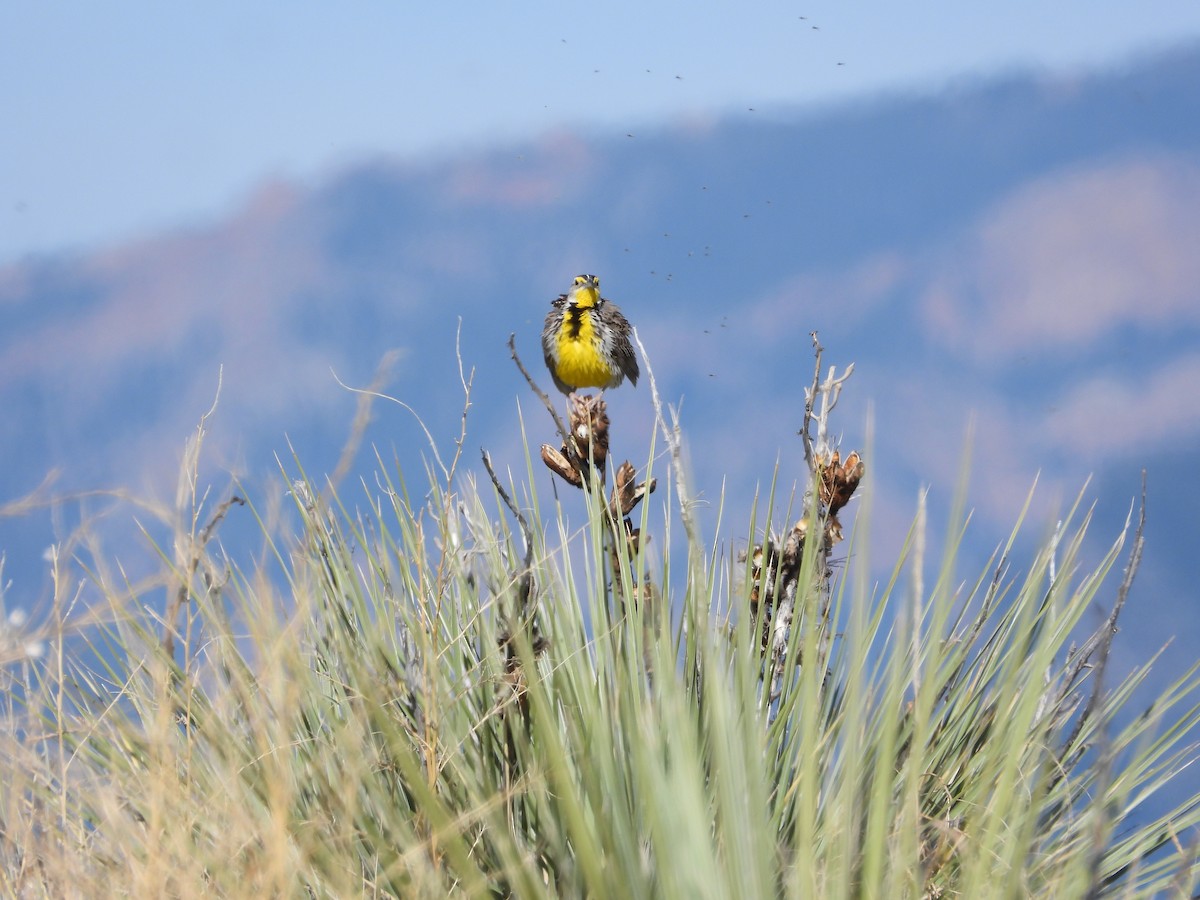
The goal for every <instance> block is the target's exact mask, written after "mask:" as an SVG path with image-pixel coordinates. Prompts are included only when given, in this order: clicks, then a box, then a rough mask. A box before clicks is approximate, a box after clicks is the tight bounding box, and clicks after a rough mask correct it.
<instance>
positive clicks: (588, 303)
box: [567, 275, 600, 309]
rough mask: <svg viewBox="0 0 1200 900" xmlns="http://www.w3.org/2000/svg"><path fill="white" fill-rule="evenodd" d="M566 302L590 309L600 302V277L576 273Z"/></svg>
mask: <svg viewBox="0 0 1200 900" xmlns="http://www.w3.org/2000/svg"><path fill="white" fill-rule="evenodd" d="M567 302H569V303H570V304H571V305H572V306H578V307H579V308H580V309H591V308H592V307H593V306H597V305H599V303H600V279H599V278H597V277H596V276H595V275H576V276H575V284H573V285H572V286H571V293H569V294H567Z"/></svg>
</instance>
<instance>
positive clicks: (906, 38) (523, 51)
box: [0, 0, 1200, 264]
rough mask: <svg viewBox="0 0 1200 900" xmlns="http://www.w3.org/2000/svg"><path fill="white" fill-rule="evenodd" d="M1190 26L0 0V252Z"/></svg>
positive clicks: (1090, 12) (1077, 4)
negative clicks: (565, 139)
mask: <svg viewBox="0 0 1200 900" xmlns="http://www.w3.org/2000/svg"><path fill="white" fill-rule="evenodd" d="M1198 36H1200V3H1196V2H1193V0H1189V2H1183V0H1175V2H1168V0H1145V2H1142V3H1139V4H1138V5H1137V7H1136V9H1135V8H1134V7H1133V6H1132V5H1131V4H1128V3H1116V2H1094V0H1093V2H1087V0H1065V2H1059V3H1056V4H1052V5H1051V4H1044V3H1040V2H1032V0H1021V2H1010V3H1006V4H963V3H951V2H944V0H938V2H932V3H924V4H918V5H914V4H894V3H882V2H877V0H872V2H860V3H857V4H853V5H850V4H834V3H829V2H787V3H784V2H762V3H756V4H753V6H752V8H749V9H747V8H746V6H744V5H741V4H738V5H734V4H720V5H715V4H712V5H700V4H695V3H682V2H665V3H653V4H645V3H631V2H620V3H609V4H605V5H604V6H603V8H599V7H597V6H584V5H582V4H565V3H561V2H559V3H548V2H529V3H521V4H482V3H481V4H475V5H470V4H468V5H463V4H419V5H418V4H402V3H386V4H385V3H364V4H360V5H357V6H354V7H347V6H341V7H338V8H336V9H335V8H333V7H332V6H331V5H329V4H325V3H315V2H293V3H287V4H284V3H261V4H254V5H253V8H249V7H248V6H247V5H246V4H235V3H229V2H214V3H205V4H196V5H188V6H184V5H182V4H157V3H148V2H128V3H123V4H120V5H119V6H118V5H115V4H82V3H80V4H56V5H54V6H53V7H52V6H50V5H47V4H15V3H13V4H8V5H7V6H6V7H5V8H4V9H3V11H0V85H3V87H2V88H0V121H2V122H3V127H2V128H0V264H2V263H4V262H8V261H12V260H14V259H16V258H19V257H21V256H23V255H25V254H27V253H30V252H45V251H51V252H52V251H56V250H59V249H63V248H72V247H85V246H88V245H94V244H107V243H112V242H115V241H120V240H123V239H126V238H129V237H133V236H136V235H139V234H144V233H149V232H152V231H155V230H157V229H160V228H163V227H169V226H172V225H176V224H182V223H187V222H196V221H203V220H204V219H206V218H207V217H211V216H213V215H215V214H218V213H222V212H225V211H227V210H229V209H230V208H231V207H232V206H234V205H235V204H237V203H238V202H240V201H241V200H243V199H244V198H245V197H246V196H247V195H248V194H249V193H250V192H251V191H252V190H253V189H254V187H255V185H257V184H258V183H260V182H262V181H263V180H264V179H269V178H273V177H275V178H278V177H283V178H288V179H297V180H310V179H314V178H319V177H321V176H322V175H323V174H326V173H329V172H331V171H334V170H336V169H337V168H338V167H340V166H344V165H347V164H349V163H351V162H353V161H356V160H358V159H361V158H363V157H368V156H372V155H377V154H400V155H404V156H412V157H419V156H421V155H425V154H431V153H446V152H451V153H453V152H461V151H466V150H468V149H473V148H479V147H482V146H486V145H488V144H491V143H494V142H504V141H516V140H521V139H523V138H526V137H528V136H531V135H535V134H537V133H539V132H543V131H546V130H550V129H555V128H563V127H566V128H573V129H582V130H584V131H586V132H588V133H590V134H594V135H600V136H603V135H605V134H606V133H610V132H611V133H612V134H614V135H624V134H626V133H636V132H637V131H638V130H641V131H642V132H645V131H646V130H648V129H651V128H654V127H656V126H658V125H661V124H666V123H669V122H673V121H678V120H684V119H687V118H689V117H708V116H712V115H714V114H721V113H727V112H742V113H743V114H749V112H748V110H749V109H751V108H753V109H754V110H755V112H756V113H758V114H760V115H769V114H772V113H777V112H779V111H781V110H786V109H790V108H793V107H795V106H797V105H798V106H801V107H803V106H811V105H820V104H827V103H831V102H836V101H839V100H844V99H846V98H850V97H856V96H864V95H869V94H872V93H877V92H881V91H895V90H905V89H908V88H922V89H928V88H931V87H938V86H940V85H943V84H947V83H950V84H953V83H954V82H955V81H956V80H960V79H963V78H969V77H970V76H972V75H975V74H989V73H994V72H996V71H998V70H1004V69H1007V68H1015V67H1030V66H1034V67H1047V68H1052V69H1056V70H1060V71H1067V72H1069V71H1070V70H1071V69H1072V68H1076V67H1092V66H1097V65H1107V64H1112V63H1114V62H1119V61H1121V60H1122V59H1123V58H1127V57H1129V56H1130V55H1132V54H1136V53H1140V52H1144V51H1149V50H1153V49H1156V48H1161V47H1163V46H1166V45H1170V44H1173V43H1177V42H1180V41H1184V40H1188V39H1195V38H1196V37H1198Z"/></svg>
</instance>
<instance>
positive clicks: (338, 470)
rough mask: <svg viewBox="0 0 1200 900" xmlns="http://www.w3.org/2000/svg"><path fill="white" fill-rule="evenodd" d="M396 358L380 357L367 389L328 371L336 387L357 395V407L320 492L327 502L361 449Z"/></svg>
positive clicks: (392, 353)
mask: <svg viewBox="0 0 1200 900" xmlns="http://www.w3.org/2000/svg"><path fill="white" fill-rule="evenodd" d="M399 358H400V351H399V350H389V351H388V352H387V353H385V354H383V357H382V358H381V359H380V360H379V365H378V366H377V367H376V368H375V377H374V378H373V379H371V385H370V387H368V388H367V389H366V390H360V389H358V388H352V387H349V386H347V385H346V384H344V383H343V382H342V380H341V379H340V378H338V375H337V372H334V371H333V370H332V369H330V370H329V371H330V373H331V374H332V375H333V380H334V381H336V382H337V384H338V386H339V387H342V388H345V389H346V390H348V391H351V392H352V393H355V394H358V405H357V406H355V408H354V421H353V422H351V424H350V434H349V436H348V437H347V438H346V443H345V444H343V445H342V452H341V453H340V454H339V455H338V461H337V465H336V466H334V467H333V474H332V475H330V476H329V479H328V481H327V482H326V483H325V489H324V490H323V491H322V494H323V495H324V499H326V500H328V499H329V494H330V493H331V492H332V491H333V490H334V489H335V488H336V487H337V485H339V484H341V482H342V479H343V478H345V477H346V475H347V474H348V473H349V471H350V466H351V465H352V464H353V463H354V457H356V456H357V455H358V449H359V447H361V446H362V441H363V436H364V435H365V434H366V432H367V426H368V425H370V424H371V407H372V406H374V404H375V400H376V398H378V397H381V396H382V394H380V393H379V392H380V391H381V390H382V389H383V386H384V385H385V384H386V383H387V380H388V377H389V376H390V375H391V372H392V367H393V366H394V365H395V363H396V360H398V359H399Z"/></svg>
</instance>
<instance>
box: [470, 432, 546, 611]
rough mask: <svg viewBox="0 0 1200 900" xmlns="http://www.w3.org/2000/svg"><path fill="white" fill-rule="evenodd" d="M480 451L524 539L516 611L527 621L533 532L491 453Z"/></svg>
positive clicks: (531, 580) (497, 490)
mask: <svg viewBox="0 0 1200 900" xmlns="http://www.w3.org/2000/svg"><path fill="white" fill-rule="evenodd" d="M481 452H482V454H483V467H484V468H485V469H487V473H488V475H489V476H490V477H491V479H492V485H493V486H494V487H495V488H496V493H498V494H499V495H500V499H501V500H503V501H504V505H505V506H507V507H508V509H509V512H511V513H512V514H513V517H514V518H516V520H517V524H518V525H520V526H521V538H522V540H524V541H525V559H524V561H523V562H522V566H521V573H520V575H519V576H517V612H518V620H519V621H528V620H529V619H530V618H531V617H532V613H533V610H532V609H529V608H528V607H529V606H530V602H529V601H530V597H531V596H532V595H533V533H532V532H531V531H530V530H529V523H528V522H527V521H526V520H525V515H524V513H522V512H521V510H520V509H518V508H517V504H516V503H514V502H513V500H512V497H510V496H509V495H508V491H506V490H504V486H503V485H502V484H500V479H499V477H497V475H496V470H495V469H494V468H493V467H492V457H491V455H490V454H489V453H488V452H487V451H486V450H483V451H481Z"/></svg>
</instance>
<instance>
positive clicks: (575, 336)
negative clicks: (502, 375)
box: [542, 275, 641, 395]
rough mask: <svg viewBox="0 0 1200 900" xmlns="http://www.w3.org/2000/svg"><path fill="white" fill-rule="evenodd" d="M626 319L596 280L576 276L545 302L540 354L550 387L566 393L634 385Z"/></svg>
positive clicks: (634, 367)
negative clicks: (568, 287)
mask: <svg viewBox="0 0 1200 900" xmlns="http://www.w3.org/2000/svg"><path fill="white" fill-rule="evenodd" d="M630 331H631V328H630V325H629V320H628V319H626V318H625V316H624V315H622V313H621V310H620V309H619V308H618V307H617V304H615V303H613V302H612V301H611V300H607V299H605V298H604V297H601V296H600V279H599V278H597V277H596V276H595V275H578V276H576V278H575V283H574V284H573V285H572V286H571V290H570V291H569V292H568V293H566V294H560V295H559V296H558V298H557V299H555V300H553V301H552V302H551V308H550V312H549V313H547V315H546V324H545V327H544V328H543V329H542V353H543V354H544V356H545V359H546V368H547V369H549V370H550V377H551V378H553V379H554V384H555V386H556V387H557V388H558V389H559V390H560V391H562V392H563V393H564V394H567V395H570V394H572V393H574V392H575V391H576V390H578V389H579V388H590V387H591V388H600V389H601V390H603V389H605V388H615V387H617V386H618V385H620V384H621V382H623V381H624V380H625V379H626V378H628V379H629V383H630V384H633V385H636V384H637V380H638V375H639V374H641V373H640V372H639V371H638V364H637V357H636V356H635V355H634V352H633V345H632V344H630V343H629V333H630Z"/></svg>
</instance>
